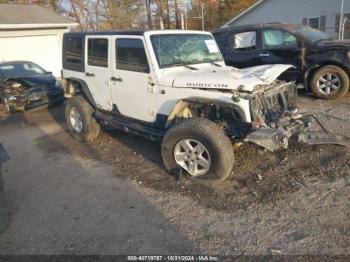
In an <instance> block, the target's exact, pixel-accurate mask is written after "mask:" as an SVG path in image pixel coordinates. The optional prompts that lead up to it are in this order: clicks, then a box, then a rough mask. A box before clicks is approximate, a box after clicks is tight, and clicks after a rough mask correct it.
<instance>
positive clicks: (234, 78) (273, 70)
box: [160, 64, 293, 92]
mask: <svg viewBox="0 0 350 262" xmlns="http://www.w3.org/2000/svg"><path fill="white" fill-rule="evenodd" d="M194 67H196V65H194ZM291 67H293V66H292V65H280V64H277V65H262V66H255V67H249V68H245V69H237V68H233V67H228V66H223V67H216V66H214V65H213V66H210V67H206V68H201V67H199V66H198V67H197V68H198V70H191V69H187V68H185V70H183V71H181V72H178V73H174V72H172V73H170V72H169V73H164V74H163V75H162V76H161V79H160V85H164V86H172V87H177V88H184V87H186V88H198V89H216V90H239V91H246V92H253V91H254V87H255V86H257V85H268V84H271V83H272V82H273V81H274V80H276V79H277V78H278V77H279V76H280V75H281V74H282V73H283V72H285V71H286V70H287V69H289V68H291Z"/></svg>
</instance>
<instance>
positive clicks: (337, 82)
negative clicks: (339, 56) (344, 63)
mask: <svg viewBox="0 0 350 262" xmlns="http://www.w3.org/2000/svg"><path fill="white" fill-rule="evenodd" d="M311 90H312V92H313V93H314V94H315V95H316V96H317V97H319V98H322V99H337V98H340V97H342V96H344V95H345V94H346V93H347V92H348V90H349V77H348V75H347V73H346V72H345V71H344V70H343V69H341V68H340V67H338V66H334V65H328V66H324V67H322V68H321V69H319V70H318V71H316V73H315V74H314V75H313V77H312V79H311Z"/></svg>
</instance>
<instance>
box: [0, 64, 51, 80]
mask: <svg viewBox="0 0 350 262" xmlns="http://www.w3.org/2000/svg"><path fill="white" fill-rule="evenodd" d="M0 73H1V74H0V75H1V76H2V77H5V78H11V77H28V76H37V75H45V74H47V72H46V71H45V70H44V69H42V68H41V67H40V66H38V65H36V64H33V63H18V64H3V65H0Z"/></svg>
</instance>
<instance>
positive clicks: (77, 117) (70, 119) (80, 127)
mask: <svg viewBox="0 0 350 262" xmlns="http://www.w3.org/2000/svg"><path fill="white" fill-rule="evenodd" d="M93 113H94V109H93V107H92V106H91V105H90V104H89V103H88V102H87V101H86V100H85V99H84V98H83V97H82V96H75V97H73V98H71V99H69V100H68V101H67V103H66V108H65V117H66V123H67V127H68V130H69V132H70V134H71V135H72V136H73V137H74V138H75V139H77V140H79V141H93V140H94V139H95V138H97V136H98V135H99V133H100V125H99V123H98V122H97V121H96V119H95V118H94V117H93V116H92V114H93Z"/></svg>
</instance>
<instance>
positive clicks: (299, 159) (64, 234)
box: [0, 95, 350, 255]
mask: <svg viewBox="0 0 350 262" xmlns="http://www.w3.org/2000/svg"><path fill="white" fill-rule="evenodd" d="M349 105H350V100H349V97H346V98H344V99H341V100H339V101H323V100H316V99H313V98H310V97H308V96H307V95H303V96H302V97H300V98H299V106H300V107H301V110H302V111H305V112H306V111H307V112H319V113H318V115H319V117H320V118H321V119H322V120H323V122H324V123H325V124H326V125H327V126H328V127H330V128H331V129H332V131H334V133H335V134H336V135H337V136H338V138H339V139H340V140H341V141H342V142H343V143H345V144H346V143H348V142H349V134H348V130H349V128H350V117H349V115H350V112H349V110H348V108H349ZM63 108H64V107H63V106H61V107H57V108H49V109H45V108H43V109H37V110H34V111H30V112H26V113H24V114H21V113H18V114H14V115H11V116H9V115H7V114H5V113H2V114H0V125H1V128H0V140H1V141H2V142H3V143H4V145H5V148H6V150H7V151H8V153H9V155H10V157H11V159H10V161H8V162H7V163H6V164H5V166H4V170H5V172H4V173H5V174H4V180H5V187H6V189H7V200H8V205H9V209H10V210H11V224H10V226H9V228H8V230H7V231H6V232H5V233H4V234H3V235H1V236H0V254H3V253H6V254H17V253H21V254H66V253H68V254H159V253H162V254H169V253H172V254H186V253H187V254H188V253H191V254H213V255H214V254H217V255H233V254H265V255H266V254H328V255H346V254H347V255H349V254H350V247H349V244H348V243H349V239H350V223H349V218H350V211H349V207H350V201H349V197H350V155H349V150H350V149H349V148H347V147H343V146H337V145H322V146H320V145H319V146H308V145H305V144H297V143H295V144H292V145H291V147H290V148H289V149H288V150H283V151H278V152H275V153H268V152H263V151H261V150H259V149H257V148H256V147H255V146H251V145H244V146H242V147H239V148H238V149H236V150H235V158H236V165H235V167H234V170H233V173H232V175H231V177H230V178H229V179H228V181H226V182H225V183H223V184H220V185H215V186H213V185H208V184H203V183H200V182H198V181H191V180H189V179H188V178H186V177H183V178H181V179H180V180H178V179H177V178H175V177H172V176H170V175H169V174H167V173H166V172H165V171H164V169H163V165H162V161H161V156H160V153H159V152H160V145H159V144H157V143H152V142H150V141H147V140H144V139H142V138H138V137H135V136H131V135H128V134H125V133H122V132H116V131H112V130H104V131H103V132H102V133H101V135H100V136H99V137H98V139H96V140H95V141H94V142H91V143H80V142H77V141H75V140H74V139H72V138H71V137H70V136H69V134H67V132H65V125H64V117H63ZM19 163H20V164H19Z"/></svg>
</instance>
